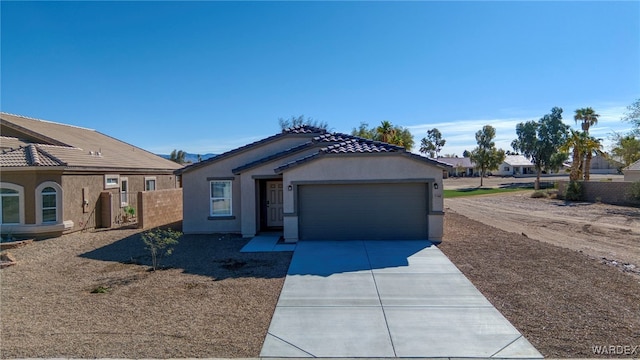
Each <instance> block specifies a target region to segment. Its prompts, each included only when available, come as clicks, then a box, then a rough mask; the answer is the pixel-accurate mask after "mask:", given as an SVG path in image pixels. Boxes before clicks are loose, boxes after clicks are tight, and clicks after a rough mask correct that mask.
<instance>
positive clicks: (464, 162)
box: [437, 157, 479, 177]
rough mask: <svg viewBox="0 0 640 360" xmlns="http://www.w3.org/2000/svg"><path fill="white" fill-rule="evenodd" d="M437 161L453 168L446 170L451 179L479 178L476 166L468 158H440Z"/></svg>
mask: <svg viewBox="0 0 640 360" xmlns="http://www.w3.org/2000/svg"><path fill="white" fill-rule="evenodd" d="M437 160H438V161H440V162H443V163H445V164H448V165H450V166H451V168H448V169H447V170H446V173H447V175H448V176H449V177H452V176H456V177H460V176H479V173H478V172H477V170H476V169H475V164H474V163H473V162H472V161H471V159H470V158H468V157H440V158H438V159H437Z"/></svg>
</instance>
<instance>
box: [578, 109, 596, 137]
mask: <svg viewBox="0 0 640 360" xmlns="http://www.w3.org/2000/svg"><path fill="white" fill-rule="evenodd" d="M599 117H600V115H599V114H596V112H595V110H593V108H590V107H587V108H582V109H577V110H576V114H575V115H574V116H573V119H574V120H575V121H576V124H577V123H578V122H579V121H582V131H584V132H586V133H587V135H588V134H589V128H590V127H591V126H593V125H595V124H597V123H598V118H599Z"/></svg>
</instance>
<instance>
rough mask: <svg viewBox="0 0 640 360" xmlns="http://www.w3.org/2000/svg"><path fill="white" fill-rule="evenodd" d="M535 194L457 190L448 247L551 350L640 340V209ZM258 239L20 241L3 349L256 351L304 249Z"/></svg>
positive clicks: (8, 284)
mask: <svg viewBox="0 0 640 360" xmlns="http://www.w3.org/2000/svg"><path fill="white" fill-rule="evenodd" d="M530 194H531V192H530V191H522V192H514V193H509V194H500V195H490V196H475V197H463V198H455V199H445V208H446V212H447V214H446V216H445V238H444V241H443V243H442V244H441V245H440V248H441V250H442V251H443V252H444V253H445V254H446V255H447V256H448V257H449V258H450V259H451V260H452V261H453V262H454V263H455V264H456V266H458V267H459V268H460V270H462V271H463V272H464V273H465V275H466V276H467V277H468V278H469V279H470V280H471V281H472V282H473V283H474V285H475V286H476V287H477V288H478V289H479V290H480V291H481V292H482V293H483V294H484V295H485V296H486V297H487V298H488V299H489V300H490V301H491V302H492V303H493V304H494V306H496V308H498V310H500V311H501V312H502V314H503V315H504V316H505V317H507V318H508V319H509V320H510V321H511V322H512V323H513V324H514V325H515V326H516V328H518V330H520V331H521V332H522V333H523V334H524V335H525V337H526V338H527V339H528V340H529V341H530V342H531V343H532V344H533V345H534V346H535V347H536V348H537V349H538V350H539V351H540V352H541V353H542V354H543V355H544V356H545V357H561V358H562V357H595V356H596V355H595V354H594V353H593V346H608V345H637V341H638V334H640V275H639V274H638V272H637V267H634V266H637V265H638V263H639V261H638V259H639V258H640V256H639V254H638V248H639V242H640V209H638V208H626V207H615V206H610V205H603V204H587V203H575V204H573V203H564V202H562V201H560V200H549V199H532V198H531V197H530ZM492 212H494V213H492ZM487 215H490V216H487ZM245 243H246V240H243V239H240V238H237V237H233V236H228V235H207V236H205V235H189V236H185V237H183V238H182V239H181V241H180V244H179V245H178V246H176V248H175V251H174V254H173V255H172V256H170V257H167V258H165V259H163V262H162V265H164V266H165V269H164V270H159V271H156V272H152V271H148V269H149V265H150V258H149V256H148V254H147V253H146V251H145V250H144V247H143V244H142V242H141V240H140V233H139V231H138V230H112V231H100V232H86V233H80V232H79V233H74V234H70V235H65V236H63V237H61V238H56V239H50V240H44V241H37V242H34V243H33V244H30V245H28V246H24V247H22V248H17V249H12V250H11V252H12V254H13V256H14V257H15V258H16V260H17V264H16V265H14V266H10V267H8V268H5V269H3V270H1V272H0V276H1V286H2V287H1V290H2V291H1V294H0V296H1V305H0V306H1V312H0V315H1V316H2V319H3V320H2V329H1V330H2V350H1V351H2V352H1V354H0V356H1V357H2V358H19V357H83V358H87V357H92V358H93V357H112V358H118V357H132V358H169V357H256V356H258V354H259V352H260V348H261V346H262V342H263V340H264V336H265V334H266V331H267V328H268V326H269V322H270V319H271V315H272V312H273V309H274V307H275V304H276V302H277V299H278V296H279V292H280V289H281V287H282V284H283V281H284V276H285V274H286V271H287V267H288V264H289V261H290V259H291V253H286V252H284V253H251V254H247V253H240V252H239V250H240V248H241V247H242V246H243V245H244V244H245ZM625 265H627V266H625ZM605 356H606V355H605Z"/></svg>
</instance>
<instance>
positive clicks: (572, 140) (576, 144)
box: [560, 129, 586, 181]
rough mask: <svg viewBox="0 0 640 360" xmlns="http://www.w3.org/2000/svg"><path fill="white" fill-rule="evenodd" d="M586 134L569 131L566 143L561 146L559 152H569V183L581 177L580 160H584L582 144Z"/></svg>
mask: <svg viewBox="0 0 640 360" xmlns="http://www.w3.org/2000/svg"><path fill="white" fill-rule="evenodd" d="M584 138H586V134H585V133H584V132H581V131H576V130H573V129H572V130H571V134H569V137H568V138H567V142H565V143H564V145H562V147H561V148H560V151H563V152H568V151H569V150H572V151H571V157H572V162H571V172H570V173H569V180H570V181H577V180H579V179H580V178H581V177H582V159H583V158H584V153H583V148H584V147H583V143H584Z"/></svg>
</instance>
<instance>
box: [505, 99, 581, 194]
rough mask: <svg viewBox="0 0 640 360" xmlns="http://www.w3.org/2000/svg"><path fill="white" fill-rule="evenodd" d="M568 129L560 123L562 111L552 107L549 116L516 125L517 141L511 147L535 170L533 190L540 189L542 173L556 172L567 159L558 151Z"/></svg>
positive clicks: (564, 153)
mask: <svg viewBox="0 0 640 360" xmlns="http://www.w3.org/2000/svg"><path fill="white" fill-rule="evenodd" d="M568 130H569V127H568V126H567V125H566V124H565V123H563V122H562V109H561V108H559V107H554V108H553V109H551V114H546V115H544V116H543V117H542V118H541V119H540V120H538V121H533V120H531V121H527V122H524V123H519V124H518V125H516V135H517V136H518V138H517V139H515V140H513V142H511V147H513V149H514V150H516V151H519V152H521V153H522V155H524V156H525V157H527V158H529V159H530V160H531V162H532V163H533V165H534V166H535V168H536V173H537V176H536V182H535V189H536V190H539V189H540V174H542V171H543V170H545V171H548V170H554V171H557V170H558V169H559V168H560V166H562V163H563V162H564V161H565V160H566V159H567V153H566V152H561V151H559V149H560V147H561V146H562V145H563V144H564V143H565V141H566V139H567V132H568Z"/></svg>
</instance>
